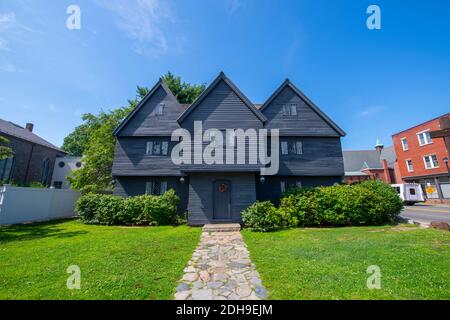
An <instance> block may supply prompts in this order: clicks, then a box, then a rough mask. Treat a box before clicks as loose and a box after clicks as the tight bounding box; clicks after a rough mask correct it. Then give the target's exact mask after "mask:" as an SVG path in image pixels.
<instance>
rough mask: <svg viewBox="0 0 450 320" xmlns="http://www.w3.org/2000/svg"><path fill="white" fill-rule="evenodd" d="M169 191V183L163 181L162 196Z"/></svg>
mask: <svg viewBox="0 0 450 320" xmlns="http://www.w3.org/2000/svg"><path fill="white" fill-rule="evenodd" d="M166 191H167V181H161V192H160V194H164V193H166Z"/></svg>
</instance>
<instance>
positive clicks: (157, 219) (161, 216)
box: [76, 190, 179, 225]
mask: <svg viewBox="0 0 450 320" xmlns="http://www.w3.org/2000/svg"><path fill="white" fill-rule="evenodd" d="M178 203H179V198H178V196H177V195H176V194H175V192H174V191H173V190H169V191H167V192H166V193H165V194H164V195H162V196H151V195H143V196H137V197H128V198H123V197H119V196H113V195H104V194H86V195H83V196H81V197H80V198H79V199H78V202H77V205H76V211H77V213H78V214H79V216H80V218H81V220H82V221H83V222H85V223H90V224H104V225H169V224H175V223H176V222H177V221H179V220H178V216H177V207H178Z"/></svg>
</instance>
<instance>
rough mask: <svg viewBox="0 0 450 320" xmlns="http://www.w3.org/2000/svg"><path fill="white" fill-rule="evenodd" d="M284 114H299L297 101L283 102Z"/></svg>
mask: <svg viewBox="0 0 450 320" xmlns="http://www.w3.org/2000/svg"><path fill="white" fill-rule="evenodd" d="M283 115H285V116H296V115H297V104H296V103H287V104H283Z"/></svg>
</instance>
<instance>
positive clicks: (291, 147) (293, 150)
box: [281, 140, 303, 156]
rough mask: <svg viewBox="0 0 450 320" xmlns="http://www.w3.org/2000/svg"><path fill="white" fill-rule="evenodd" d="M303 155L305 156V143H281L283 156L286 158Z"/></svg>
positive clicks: (292, 141) (293, 141)
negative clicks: (287, 156)
mask: <svg viewBox="0 0 450 320" xmlns="http://www.w3.org/2000/svg"><path fill="white" fill-rule="evenodd" d="M301 154H303V143H302V142H301V141H295V140H289V141H281V155H283V156H286V155H301Z"/></svg>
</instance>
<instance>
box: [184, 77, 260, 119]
mask: <svg viewBox="0 0 450 320" xmlns="http://www.w3.org/2000/svg"><path fill="white" fill-rule="evenodd" d="M220 81H224V82H225V83H226V84H227V85H228V86H229V87H230V88H231V90H232V91H233V92H234V93H235V94H236V95H237V96H238V97H239V98H240V99H241V100H242V102H244V104H245V105H246V106H247V107H248V108H249V109H250V111H251V112H253V113H254V114H255V115H256V117H258V119H259V120H261V121H262V122H265V121H267V119H266V117H265V116H264V115H263V114H262V113H261V112H260V111H259V110H258V109H256V108H255V106H254V105H253V104H252V103H251V102H250V100H249V99H248V98H247V97H246V96H245V95H244V94H243V93H242V92H241V91H240V90H239V89H238V87H236V85H235V84H234V83H233V82H231V80H230V79H228V77H227V76H226V75H225V74H224V73H223V72H221V73H220V74H219V76H218V77H217V78H216V79H215V80H214V81H213V82H212V83H211V84H210V85H209V86H208V88H206V90H205V91H203V93H202V94H201V95H200V96H199V97H198V98H197V99H196V100H195V101H194V103H193V104H191V105H190V106H189V107H188V108H187V109H186V110H185V111H184V112H183V113H182V114H181V115H180V116H179V117H178V119H177V121H178V122H179V123H181V122H183V120H184V119H186V117H187V116H188V115H189V114H191V113H192V111H194V110H195V108H197V107H198V106H199V105H200V103H201V102H202V101H203V100H204V99H205V98H206V97H207V96H208V94H209V93H210V92H211V91H212V90H213V89H214V88H215V87H216V86H217V85H218V84H219V83H220Z"/></svg>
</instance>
